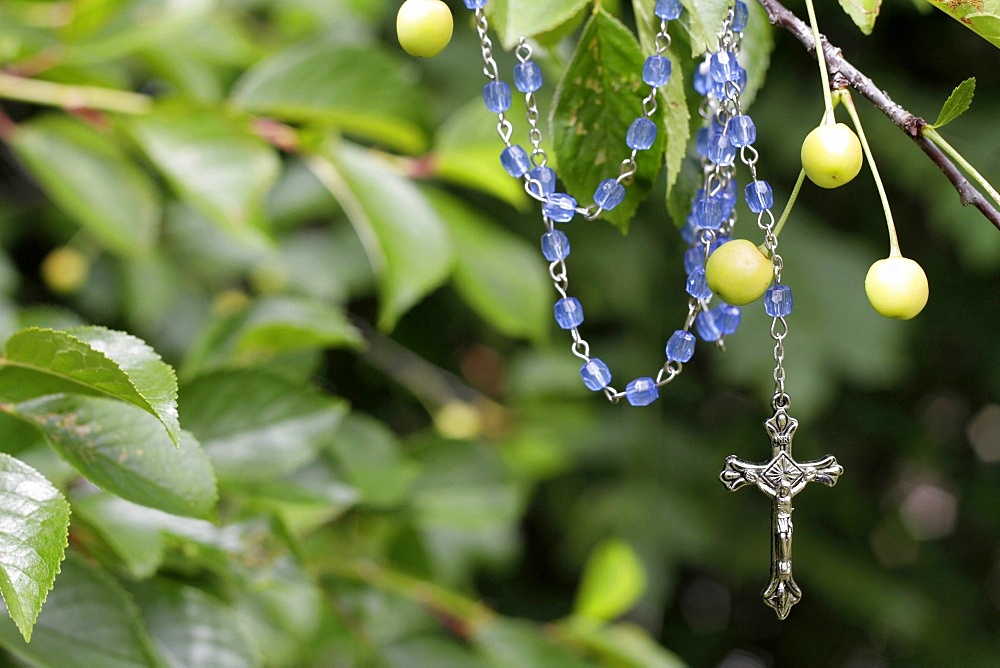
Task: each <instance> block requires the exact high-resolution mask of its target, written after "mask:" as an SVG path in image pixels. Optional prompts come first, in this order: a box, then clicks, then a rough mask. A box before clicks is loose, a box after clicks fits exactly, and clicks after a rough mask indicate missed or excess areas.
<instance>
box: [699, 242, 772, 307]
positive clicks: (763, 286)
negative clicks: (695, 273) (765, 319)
mask: <svg viewBox="0 0 1000 668" xmlns="http://www.w3.org/2000/svg"><path fill="white" fill-rule="evenodd" d="M773 278H774V267H773V266H772V265H771V261H770V260H769V259H767V257H766V256H765V255H764V254H763V253H762V252H760V249H759V248H757V247H756V246H755V245H754V244H753V242H751V241H747V240H746V239H733V240H732V241H727V242H726V243H724V244H722V245H721V246H719V247H718V248H716V249H715V252H713V253H712V254H711V255H709V256H708V261H707V262H706V263H705V280H706V281H707V282H708V287H710V288H711V289H712V292H714V293H715V294H717V295H718V296H719V297H720V298H721V299H722V300H723V301H724V302H726V303H728V304H732V305H733V306H744V305H746V304H749V303H750V302H753V301H756V300H757V299H759V298H760V296H761V295H763V294H764V292H765V291H766V290H767V288H768V286H770V285H771V280H772V279H773Z"/></svg>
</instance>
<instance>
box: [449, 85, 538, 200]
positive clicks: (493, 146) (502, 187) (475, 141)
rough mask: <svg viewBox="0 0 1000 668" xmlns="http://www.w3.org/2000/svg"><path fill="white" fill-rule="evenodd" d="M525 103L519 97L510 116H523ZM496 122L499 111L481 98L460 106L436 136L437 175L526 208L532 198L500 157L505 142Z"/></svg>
mask: <svg viewBox="0 0 1000 668" xmlns="http://www.w3.org/2000/svg"><path fill="white" fill-rule="evenodd" d="M523 106H524V102H523V100H522V99H521V98H516V99H515V100H514V102H513V104H512V105H511V111H510V117H511V118H518V117H522V116H523ZM496 121H497V117H496V114H492V113H491V112H490V111H489V110H488V109H486V107H485V106H484V105H483V101H482V99H481V98H479V97H476V98H475V99H473V100H471V101H470V102H468V103H466V104H465V105H463V106H461V107H459V108H458V109H457V110H456V111H455V112H454V113H453V114H452V115H451V116H449V117H448V119H447V120H446V121H445V122H444V123H443V124H442V125H441V128H440V130H439V131H438V134H437V136H436V137H435V143H434V160H433V163H432V164H433V167H434V174H435V176H437V177H439V178H441V179H446V180H448V181H450V182H452V183H457V184H459V185H462V186H465V187H467V188H475V189H477V190H481V191H482V192H485V193H489V194H491V195H493V196H494V197H497V198H499V199H502V200H503V201H505V202H507V203H508V204H510V205H511V206H515V207H518V208H524V206H525V204H527V201H528V196H527V194H526V193H525V192H524V181H522V180H520V179H512V178H510V174H508V173H507V171H506V170H505V169H504V168H503V165H502V164H501V163H500V160H499V156H500V151H501V150H502V148H503V144H501V143H500V140H499V138H498V137H497V132H496Z"/></svg>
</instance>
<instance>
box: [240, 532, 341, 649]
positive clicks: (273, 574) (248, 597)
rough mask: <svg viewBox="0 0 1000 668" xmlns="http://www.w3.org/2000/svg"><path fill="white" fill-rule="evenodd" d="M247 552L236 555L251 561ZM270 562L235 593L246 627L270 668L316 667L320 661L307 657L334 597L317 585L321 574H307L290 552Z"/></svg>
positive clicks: (250, 571) (255, 567)
mask: <svg viewBox="0 0 1000 668" xmlns="http://www.w3.org/2000/svg"><path fill="white" fill-rule="evenodd" d="M262 528H263V527H259V528H258V532H260V530H261V529H262ZM271 539H272V541H273V535H272V536H271ZM257 540H260V539H259V538H257ZM257 549H258V550H259V549H260V547H257ZM244 554H245V553H244ZM244 554H237V555H234V556H235V557H236V558H238V559H241V560H245V556H244ZM267 558H268V559H270V561H269V562H266V563H259V564H253V565H252V568H248V569H246V572H245V574H244V575H243V578H244V582H245V584H243V583H241V584H243V586H241V587H239V588H238V589H237V590H236V591H235V592H234V596H233V598H234V601H233V604H234V607H235V609H236V614H237V616H238V617H239V620H240V624H241V626H242V627H243V628H244V629H246V632H247V635H249V637H250V638H251V639H252V641H253V646H254V649H255V650H256V652H257V654H259V655H260V656H261V663H263V664H264V665H266V666H310V665H315V664H316V661H308V660H306V658H305V657H307V656H309V652H310V650H311V649H312V648H313V646H314V643H315V642H316V639H317V632H318V631H319V625H320V623H321V618H322V611H323V610H324V609H325V608H327V606H328V605H329V599H327V598H326V597H325V596H324V592H323V591H321V590H320V588H319V587H318V586H317V585H316V583H315V582H314V578H315V575H313V574H311V573H307V572H306V571H305V570H304V569H303V568H302V566H301V565H299V564H298V563H297V562H296V561H295V560H294V559H292V558H291V557H290V556H289V555H288V554H287V552H283V553H281V554H280V556H275V555H273V554H271V555H267Z"/></svg>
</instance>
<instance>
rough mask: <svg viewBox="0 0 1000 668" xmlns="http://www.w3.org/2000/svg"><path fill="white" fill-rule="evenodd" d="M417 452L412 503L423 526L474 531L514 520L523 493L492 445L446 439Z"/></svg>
mask: <svg viewBox="0 0 1000 668" xmlns="http://www.w3.org/2000/svg"><path fill="white" fill-rule="evenodd" d="M420 455H421V457H420V461H421V463H422V464H423V469H422V471H421V475H420V478H419V480H417V482H416V484H415V485H414V488H413V492H412V497H413V498H412V505H413V509H414V512H415V513H416V516H417V518H418V520H419V522H420V524H421V525H422V526H423V527H424V528H427V529H443V530H447V531H467V532H479V531H485V530H489V529H494V528H497V527H504V526H508V525H510V524H511V523H513V522H516V520H517V517H518V513H519V512H520V510H521V508H522V505H523V495H522V493H521V490H520V489H519V487H518V486H517V485H516V484H515V482H514V480H513V479H512V477H511V476H510V474H509V473H508V471H507V470H506V468H505V467H504V465H503V462H502V461H501V460H500V458H499V455H498V454H497V453H496V451H495V450H491V449H490V448H488V447H486V446H484V445H482V444H479V443H467V442H451V441H449V442H438V443H433V444H431V445H430V446H429V447H427V448H426V449H425V450H424V451H423V452H421V453H420ZM431 547H434V546H431Z"/></svg>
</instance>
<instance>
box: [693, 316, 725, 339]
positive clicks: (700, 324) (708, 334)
mask: <svg viewBox="0 0 1000 668" xmlns="http://www.w3.org/2000/svg"><path fill="white" fill-rule="evenodd" d="M694 327H695V329H696V330H698V336H699V337H700V338H701V340H702V341H705V342H707V343H712V342H714V341H718V340H719V339H721V338H722V330H721V329H719V322H718V320H717V319H716V315H715V310H714V309H713V310H711V311H702V312H701V313H699V314H698V317H697V318H695V320H694Z"/></svg>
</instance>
